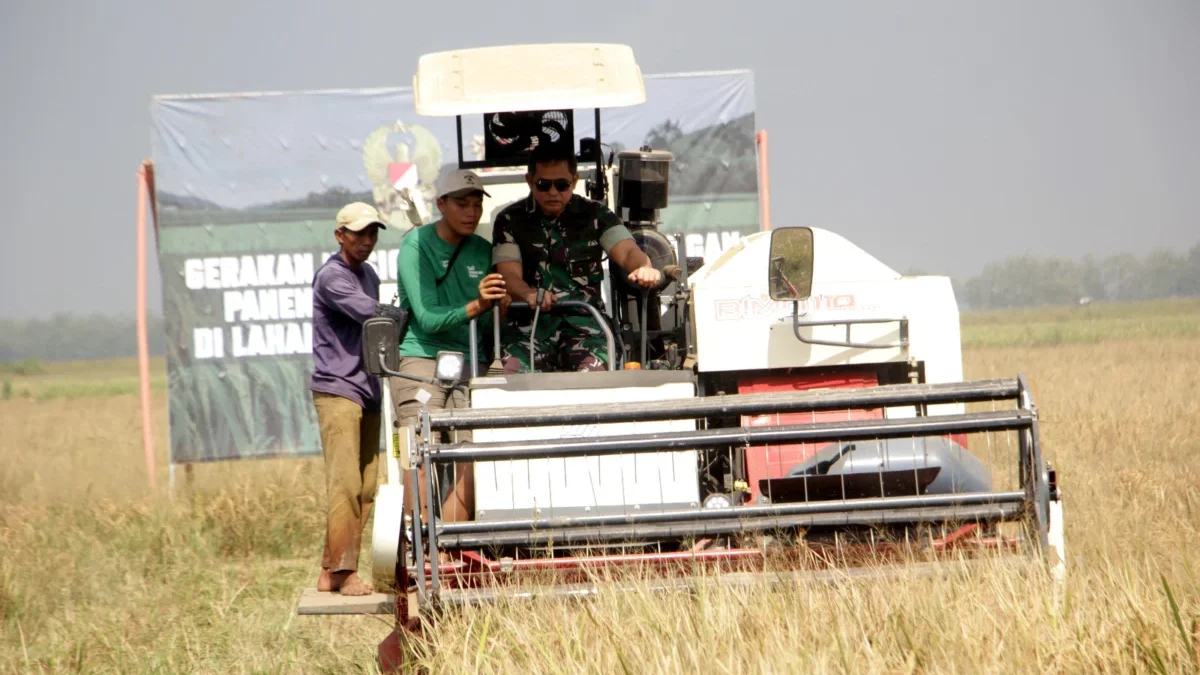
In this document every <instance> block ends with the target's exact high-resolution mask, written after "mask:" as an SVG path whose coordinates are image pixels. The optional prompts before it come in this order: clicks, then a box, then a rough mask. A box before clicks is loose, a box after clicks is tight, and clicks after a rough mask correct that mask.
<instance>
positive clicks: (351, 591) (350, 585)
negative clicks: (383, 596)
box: [339, 572, 371, 595]
mask: <svg viewBox="0 0 1200 675" xmlns="http://www.w3.org/2000/svg"><path fill="white" fill-rule="evenodd" d="M339 590H341V593H342V595H370V594H371V587H370V586H368V585H367V584H366V582H364V581H363V580H362V579H359V578H358V573H357V572H351V573H350V574H349V575H347V576H346V577H344V578H343V579H342V583H341V584H340V585H339Z"/></svg>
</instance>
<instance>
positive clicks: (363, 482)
mask: <svg viewBox="0 0 1200 675" xmlns="http://www.w3.org/2000/svg"><path fill="white" fill-rule="evenodd" d="M313 403H314V405H316V408H317V420H318V422H320V425H321V447H322V450H323V452H324V455H325V487H326V492H327V495H328V505H327V514H326V522H325V553H324V554H323V555H322V557H321V567H323V568H324V569H327V570H330V571H332V572H343V571H350V572H356V571H358V550H359V548H361V546H362V532H363V527H364V526H365V525H366V523H367V519H368V518H370V516H371V507H373V506H374V505H375V488H376V486H377V485H378V483H379V469H378V458H379V420H380V417H381V415H380V411H379V410H363V408H362V406H360V405H358V404H357V403H355V402H354V401H351V400H350V399H348V398H343V397H341V396H336V395H334V394H326V393H324V392H319V391H314V392H313Z"/></svg>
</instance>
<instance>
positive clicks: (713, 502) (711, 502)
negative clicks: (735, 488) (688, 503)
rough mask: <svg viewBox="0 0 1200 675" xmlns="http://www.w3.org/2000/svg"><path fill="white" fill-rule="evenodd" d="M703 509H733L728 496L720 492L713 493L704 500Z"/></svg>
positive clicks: (731, 501)
mask: <svg viewBox="0 0 1200 675" xmlns="http://www.w3.org/2000/svg"><path fill="white" fill-rule="evenodd" d="M704 508H706V509H729V508H733V500H732V499H730V498H729V495H727V494H722V493H720V492H714V493H712V494H711V495H709V496H707V497H705V498H704Z"/></svg>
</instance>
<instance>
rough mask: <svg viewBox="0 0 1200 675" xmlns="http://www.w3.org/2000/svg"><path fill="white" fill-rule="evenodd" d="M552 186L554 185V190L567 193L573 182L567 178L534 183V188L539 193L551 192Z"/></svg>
mask: <svg viewBox="0 0 1200 675" xmlns="http://www.w3.org/2000/svg"><path fill="white" fill-rule="evenodd" d="M551 185H553V186H554V189H555V190H558V191H559V192H566V191H567V189H568V188H570V187H571V181H569V180H567V179H566V178H555V179H554V180H550V179H549V178H542V179H540V180H538V181H537V182H536V183H534V187H536V188H537V191H538V192H549V191H550V186H551Z"/></svg>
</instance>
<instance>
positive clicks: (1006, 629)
mask: <svg viewBox="0 0 1200 675" xmlns="http://www.w3.org/2000/svg"><path fill="white" fill-rule="evenodd" d="M1141 311H1143V309H1135V310H1132V311H1131V313H1128V315H1130V316H1133V315H1134V314H1136V313H1137V312H1141ZM1181 315H1184V316H1185V317H1186V318H1184V319H1180V318H1179V317H1180V316H1181ZM997 316H999V315H989V316H988V317H985V318H986V320H982V319H978V320H977V319H975V318H968V320H967V321H966V322H965V323H967V325H968V327H969V329H970V330H982V329H981V328H980V326H993V327H994V330H995V331H998V332H999V333H1001V334H1003V332H1004V331H1009V332H1010V333H1011V332H1012V331H1019V330H1020V326H1016V325H1015V324H1008V323H1005V322H1004V321H1002V320H1001V318H997ZM1144 316H1148V317H1149V318H1147V319H1146V321H1151V322H1153V321H1156V320H1157V319H1155V318H1154V316H1155V314H1154V313H1153V312H1151V313H1150V314H1149V315H1144ZM1015 319H1016V320H1019V321H1021V322H1022V323H1025V322H1033V323H1037V322H1038V317H1037V315H1029V314H1020V315H1015ZM1041 321H1042V322H1044V323H1054V322H1059V323H1062V325H1063V330H1064V331H1065V333H1064V334H1065V335H1083V334H1085V332H1084V331H1081V330H1080V329H1079V328H1078V326H1074V325H1072V324H1071V322H1060V321H1059V317H1058V316H1056V315H1055V314H1054V313H1052V312H1051V313H1047V315H1046V316H1043V317H1042V319H1041ZM1165 321H1167V322H1170V323H1171V324H1172V325H1176V324H1178V325H1184V326H1185V333H1184V334H1183V335H1182V336H1175V337H1166V336H1163V337H1161V338H1139V339H1129V336H1128V335H1127V334H1125V333H1124V332H1122V331H1117V332H1116V333H1114V334H1113V335H1112V336H1111V337H1112V338H1113V339H1109V338H1105V337H1104V336H1103V335H1101V336H1100V337H1099V338H1097V339H1091V338H1088V339H1087V340H1086V341H1084V342H1077V343H1072V342H1071V340H1069V339H1068V340H1066V341H1064V342H1063V343H1061V344H1057V345H1055V346H1049V345H1044V344H1043V345H1042V346H1019V347H1016V346H1014V347H1004V348H1000V347H991V348H975V349H971V350H968V351H967V353H966V357H965V358H966V367H967V374H968V376H969V377H993V376H1008V375H1012V374H1014V373H1016V372H1018V371H1022V372H1024V373H1026V374H1027V375H1028V376H1029V377H1030V379H1031V381H1032V383H1033V386H1034V387H1035V390H1036V393H1037V397H1038V403H1039V405H1040V407H1041V410H1042V415H1043V419H1044V420H1045V424H1044V425H1043V434H1044V438H1045V443H1046V447H1047V452H1048V455H1049V457H1050V458H1051V459H1052V460H1053V461H1054V462H1055V464H1056V466H1057V467H1058V468H1059V469H1060V471H1061V481H1062V485H1063V490H1064V494H1065V498H1066V500H1067V502H1066V509H1067V512H1066V515H1067V546H1068V552H1069V558H1070V566H1071V567H1070V577H1069V580H1068V582H1067V586H1066V589H1065V593H1064V594H1063V595H1062V596H1061V597H1056V596H1055V594H1054V593H1053V592H1052V590H1051V589H1050V587H1049V586H1048V585H1047V584H1046V583H1045V580H1044V579H1043V578H1042V577H1041V576H1040V575H1039V574H1036V573H1019V572H1018V573H1014V572H1012V571H1009V570H1002V569H999V568H997V569H985V570H982V571H980V572H977V573H975V574H973V575H972V576H971V577H968V578H960V577H941V578H935V579H925V580H921V579H902V580H898V581H894V582H889V583H885V584H865V583H861V582H853V583H849V582H848V583H844V584H838V585H833V586H829V585H823V586H815V585H792V586H784V587H782V588H780V589H776V590H767V589H754V590H738V589H720V590H712V591H707V592H703V593H699V594H696V595H691V596H689V595H672V596H649V595H643V594H637V593H635V594H631V595H611V596H607V597H601V598H598V599H596V600H594V601H591V602H587V603H571V602H539V603H538V604H537V605H536V606H535V605H532V604H517V605H509V606H503V605H502V606H497V607H494V608H489V609H483V610H476V611H471V612H469V613H466V614H464V615H461V616H452V617H449V618H447V619H446V620H444V621H443V622H441V623H440V624H439V626H438V630H437V632H436V633H435V634H433V635H432V636H431V637H430V639H429V640H428V641H427V642H425V643H423V644H417V645H414V648H413V649H414V653H413V655H412V656H413V659H414V660H415V661H419V662H421V663H422V664H423V665H425V666H427V667H428V668H429V670H430V671H431V672H451V671H474V672H513V673H516V672H528V671H534V672H581V671H583V672H597V673H600V672H603V673H608V672H632V671H639V672H685V671H699V672H712V673H726V672H729V673H741V672H748V673H760V672H762V673H777V672H839V673H840V672H866V673H874V672H888V673H892V672H895V673H908V672H961V673H975V672H1089V673H1091V672H1122V673H1123V672H1160V673H1178V672H1200V562H1198V553H1200V440H1198V436H1197V427H1198V426H1200V384H1198V383H1200V337H1195V335H1196V334H1197V333H1198V332H1200V331H1198V330H1197V326H1200V311H1197V310H1196V308H1194V307H1189V308H1187V309H1186V310H1181V309H1180V307H1179V306H1171V307H1170V310H1169V315H1168V318H1167V319H1165ZM1014 326H1015V327H1014ZM977 334H978V335H986V333H977ZM1003 342H1004V340H1002V339H997V340H996V343H998V344H1002V343H1003ZM50 371H51V372H50V373H48V374H46V375H38V376H32V377H36V378H47V379H46V380H45V381H47V382H50V381H53V380H54V378H56V377H57V378H60V381H68V380H69V381H72V382H87V381H88V380H89V378H91V379H94V380H96V379H98V380H100V381H103V380H104V378H106V377H115V378H125V377H131V376H136V368H135V366H134V364H131V363H129V362H124V363H120V364H117V365H115V366H114V365H108V364H100V365H95V364H92V365H80V366H62V365H58V364H50ZM159 372H161V371H159ZM89 373H99V375H98V376H97V375H94V374H89ZM17 380H20V378H14V384H15V385H16V386H31V387H32V386H34V385H33V384H27V383H19V382H17ZM155 402H156V419H155V424H156V431H157V442H158V446H159V449H160V453H162V454H163V456H162V457H160V458H159V462H160V475H159V477H158V478H159V483H160V485H162V484H163V483H165V478H166V476H165V472H164V471H163V470H162V468H161V467H162V466H163V464H164V463H165V461H166V460H165V451H164V449H165V444H166V438H165V430H166V415H165V394H164V393H163V392H162V391H157V392H156V393H155ZM196 473H197V480H196V484H197V485H196V486H197V490H196V493H195V494H194V495H193V496H190V497H184V498H181V499H179V500H177V501H176V502H175V503H169V502H168V501H167V500H166V499H165V498H164V497H163V496H162V495H153V494H150V493H149V491H148V490H147V489H146V487H145V476H144V471H143V469H142V458H141V447H140V431H139V425H138V416H137V400H136V397H135V396H134V395H131V394H119V395H112V396H92V397H84V398H49V399H47V400H38V398H37V397H36V396H34V397H29V398H26V399H20V400H9V401H3V402H0V672H35V673H36V672H120V673H126V672H164V673H174V672H204V673H208V672H212V673H218V672H220V673H227V672H264V673H267V672H270V673H274V672H288V673H290V672H338V673H342V672H371V671H372V670H373V664H372V658H373V652H374V646H375V644H376V643H377V642H378V641H379V640H380V639H382V637H383V636H384V635H385V634H386V633H387V632H388V631H389V630H390V625H389V624H388V623H387V622H384V621H380V620H379V619H377V618H372V617H348V618H312V617H297V616H295V602H296V598H297V594H298V592H299V589H300V588H302V587H303V586H306V585H311V584H312V582H313V579H314V576H315V564H316V560H317V554H318V553H319V545H320V532H321V504H322V501H323V495H322V494H321V488H320V486H321V481H322V476H321V467H320V465H319V464H318V463H317V462H315V461H313V460H292V461H280V462H246V463H228V464H221V465H212V466H200V467H198V468H197V470H196ZM1172 607H1174V608H1175V609H1174V610H1173V609H1172Z"/></svg>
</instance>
